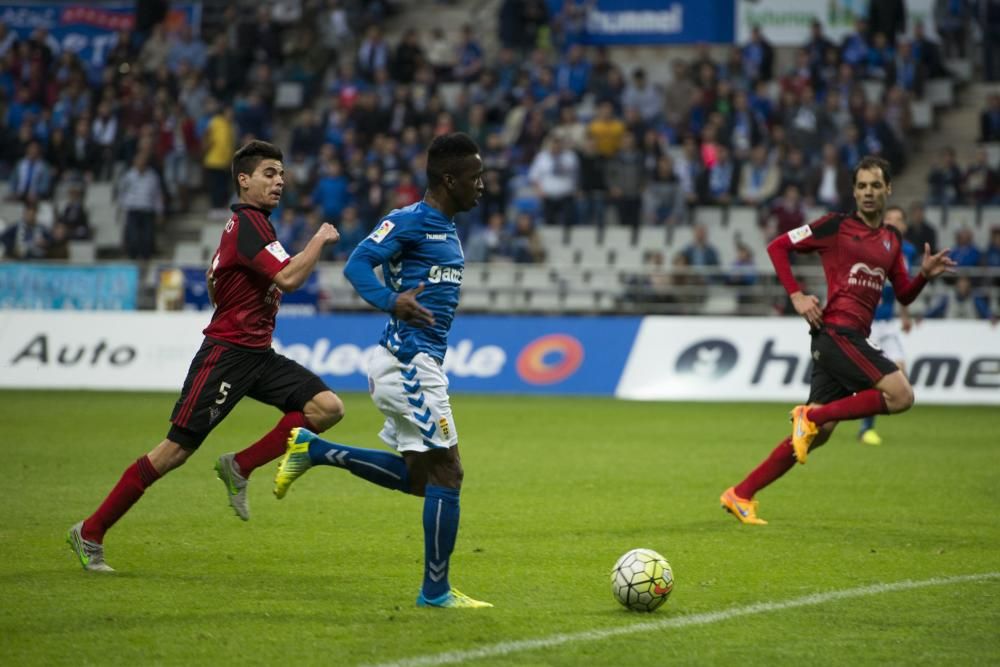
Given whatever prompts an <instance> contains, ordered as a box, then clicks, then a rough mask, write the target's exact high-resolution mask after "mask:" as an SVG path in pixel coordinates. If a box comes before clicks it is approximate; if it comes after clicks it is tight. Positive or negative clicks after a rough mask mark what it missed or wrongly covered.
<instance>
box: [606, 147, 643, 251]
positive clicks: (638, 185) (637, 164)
mask: <svg viewBox="0 0 1000 667" xmlns="http://www.w3.org/2000/svg"><path fill="white" fill-rule="evenodd" d="M644 171H645V169H644V166H643V156H642V153H641V152H640V151H639V149H638V148H637V147H636V145H635V136H634V135H633V134H632V133H631V132H625V133H624V134H623V135H622V147H621V150H620V151H619V152H618V153H617V154H616V155H615V156H614V157H612V158H611V159H610V160H608V161H607V163H606V165H605V172H604V178H605V180H606V181H607V184H608V197H609V198H610V199H611V202H612V204H613V205H614V207H615V210H616V211H617V213H618V224H620V225H626V226H629V227H631V228H632V232H633V237H634V236H635V235H636V234H637V233H638V228H639V222H640V215H641V207H642V201H641V196H642V190H643V186H644V185H645V183H644V180H645V179H644Z"/></svg>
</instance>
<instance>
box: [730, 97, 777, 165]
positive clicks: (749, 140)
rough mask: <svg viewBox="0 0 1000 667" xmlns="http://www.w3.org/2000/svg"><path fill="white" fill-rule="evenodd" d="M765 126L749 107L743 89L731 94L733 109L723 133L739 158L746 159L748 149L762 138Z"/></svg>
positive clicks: (748, 100)
mask: <svg viewBox="0 0 1000 667" xmlns="http://www.w3.org/2000/svg"><path fill="white" fill-rule="evenodd" d="M766 131H767V128H766V126H765V123H764V121H763V119H762V118H760V116H759V115H758V114H757V112H755V111H754V110H753V109H752V108H750V98H749V97H748V96H747V94H746V92H745V91H742V90H740V91H737V92H736V93H735V94H734V95H733V109H732V112H731V113H730V115H729V120H728V126H727V128H726V132H725V135H726V137H727V138H728V140H729V143H730V145H731V146H732V148H733V151H734V152H735V153H736V155H737V157H738V158H739V159H746V158H747V157H749V155H750V149H751V147H753V146H757V145H758V144H760V143H761V142H762V141H763V140H764V136H765V133H766Z"/></svg>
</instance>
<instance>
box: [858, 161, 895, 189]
mask: <svg viewBox="0 0 1000 667" xmlns="http://www.w3.org/2000/svg"><path fill="white" fill-rule="evenodd" d="M862 169H864V170H865V171H870V170H872V169H881V170H882V178H883V179H885V184H886V185H889V184H890V183H892V174H891V173H890V171H889V162H888V160H885V159H883V158H880V157H878V156H877V155H866V156H864V157H863V158H861V161H860V162H858V164H857V165H855V167H854V172H853V173H852V174H851V185H854V184H856V183H857V182H858V172H859V171H861V170H862Z"/></svg>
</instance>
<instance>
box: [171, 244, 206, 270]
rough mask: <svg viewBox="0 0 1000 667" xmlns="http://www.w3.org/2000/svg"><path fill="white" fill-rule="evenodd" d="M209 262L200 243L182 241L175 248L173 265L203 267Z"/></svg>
mask: <svg viewBox="0 0 1000 667" xmlns="http://www.w3.org/2000/svg"><path fill="white" fill-rule="evenodd" d="M206 262H208V258H206V257H205V253H204V249H203V248H202V245H201V243H200V242H199V241H181V242H180V243H178V244H177V245H175V246H174V259H173V263H174V264H175V265H177V266H201V265H202V264H205V263H206Z"/></svg>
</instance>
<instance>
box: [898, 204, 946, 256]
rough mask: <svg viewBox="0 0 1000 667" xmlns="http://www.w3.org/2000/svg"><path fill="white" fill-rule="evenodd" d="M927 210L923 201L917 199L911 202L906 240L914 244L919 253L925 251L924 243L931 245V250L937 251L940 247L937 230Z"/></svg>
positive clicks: (907, 219)
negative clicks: (929, 220)
mask: <svg viewBox="0 0 1000 667" xmlns="http://www.w3.org/2000/svg"><path fill="white" fill-rule="evenodd" d="M926 216H927V211H926V209H925V208H924V204H923V202H919V201H915V202H913V203H912V204H910V211H909V214H908V215H907V216H906V224H907V228H906V240H907V241H909V242H910V243H912V244H913V247H914V248H916V249H917V252H918V253H923V250H924V245H925V244H926V245H929V246H930V248H931V252H936V251H937V250H939V249H940V248H938V243H937V230H936V229H934V226H933V225H931V223H930V222H928V220H927V217H926Z"/></svg>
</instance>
